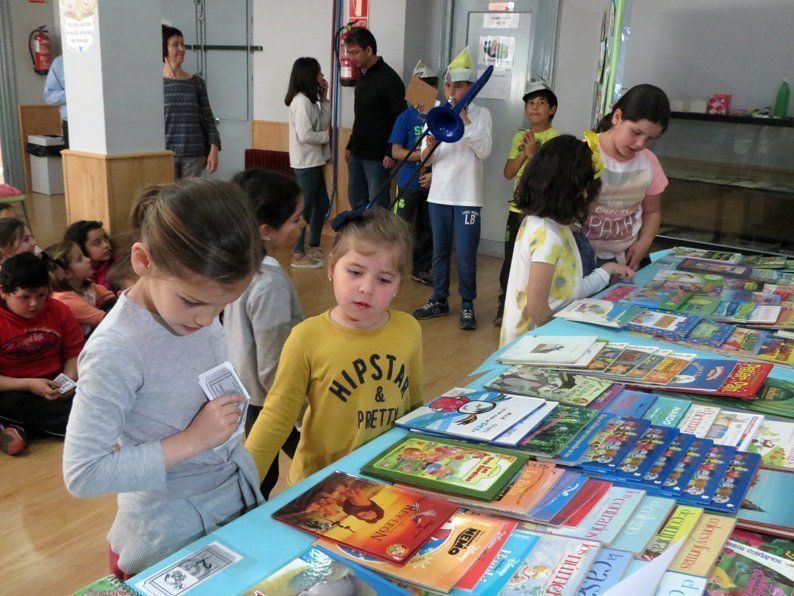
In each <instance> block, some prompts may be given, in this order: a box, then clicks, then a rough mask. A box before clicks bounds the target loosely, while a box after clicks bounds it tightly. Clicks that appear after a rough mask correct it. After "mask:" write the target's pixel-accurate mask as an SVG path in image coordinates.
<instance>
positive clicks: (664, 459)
mask: <svg viewBox="0 0 794 596" xmlns="http://www.w3.org/2000/svg"><path fill="white" fill-rule="evenodd" d="M694 441H695V435H688V434H684V433H678V435H676V437H675V438H674V439H673V440H672V441H671V443H670V445H669V446H668V447H667V449H665V450H664V451H663V452H662V455H661V456H660V457H659V459H657V460H656V461H655V462H654V463H653V464H652V465H651V467H650V468H649V469H648V471H647V472H646V473H645V476H643V477H642V481H643V482H650V483H652V484H653V485H654V486H657V487H659V486H661V485H662V484H663V483H664V481H665V480H667V477H668V476H669V475H670V474H671V473H672V471H673V470H674V469H675V467H676V466H677V465H678V463H679V462H680V461H681V460H682V459H683V458H684V457H685V456H686V452H687V450H688V449H689V447H690V446H691V445H692V443H693V442H694Z"/></svg>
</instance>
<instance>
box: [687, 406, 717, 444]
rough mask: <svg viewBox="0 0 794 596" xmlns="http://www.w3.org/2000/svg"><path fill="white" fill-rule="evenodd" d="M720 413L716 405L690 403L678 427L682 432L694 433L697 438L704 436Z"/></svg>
mask: <svg viewBox="0 0 794 596" xmlns="http://www.w3.org/2000/svg"><path fill="white" fill-rule="evenodd" d="M719 415H720V409H719V408H717V407H716V406H704V405H700V404H692V405H691V406H690V408H689V410H687V413H686V415H685V416H684V418H683V419H682V420H681V423H680V424H679V425H678V428H679V429H680V430H681V432H682V433H687V434H690V435H695V436H696V437H698V438H701V439H702V438H704V437H705V436H706V433H708V431H709V429H710V428H711V425H712V424H714V421H715V420H716V419H717V416H719Z"/></svg>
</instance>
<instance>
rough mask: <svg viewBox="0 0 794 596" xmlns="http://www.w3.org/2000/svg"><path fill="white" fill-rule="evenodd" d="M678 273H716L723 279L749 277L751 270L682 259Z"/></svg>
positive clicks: (748, 267)
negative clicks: (722, 276)
mask: <svg viewBox="0 0 794 596" xmlns="http://www.w3.org/2000/svg"><path fill="white" fill-rule="evenodd" d="M677 269H678V270H679V271H694V272H695V273H716V274H717V275H724V276H725V277H741V278H744V277H749V276H750V273H751V272H752V270H753V268H752V266H750V265H738V264H729V263H715V262H714V261H708V260H705V259H684V260H683V261H681V262H680V263H679V264H678V267H677Z"/></svg>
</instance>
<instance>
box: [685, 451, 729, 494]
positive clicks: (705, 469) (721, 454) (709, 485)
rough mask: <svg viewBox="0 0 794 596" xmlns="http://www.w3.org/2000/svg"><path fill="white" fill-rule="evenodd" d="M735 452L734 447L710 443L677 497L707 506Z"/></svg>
mask: <svg viewBox="0 0 794 596" xmlns="http://www.w3.org/2000/svg"><path fill="white" fill-rule="evenodd" d="M735 453H736V447H726V446H724V445H712V446H711V448H710V449H709V452H708V453H707V454H706V457H705V458H703V460H702V461H701V462H700V464H698V466H697V469H696V470H695V473H694V474H693V475H692V477H691V478H690V479H689V482H688V483H687V484H686V486H684V488H683V489H682V490H681V494H680V496H679V499H681V500H683V501H685V502H688V503H692V504H696V505H699V506H701V507H706V506H708V505H709V504H710V503H711V499H712V497H713V496H714V494H715V493H716V491H717V487H718V486H719V483H720V481H721V480H722V478H723V476H724V475H725V472H727V471H728V466H729V465H730V463H731V460H732V459H733V456H734V455H735Z"/></svg>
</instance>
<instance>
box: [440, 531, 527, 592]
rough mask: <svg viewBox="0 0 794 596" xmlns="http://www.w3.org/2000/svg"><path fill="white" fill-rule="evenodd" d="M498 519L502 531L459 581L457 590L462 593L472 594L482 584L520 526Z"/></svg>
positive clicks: (456, 586) (456, 585)
mask: <svg viewBox="0 0 794 596" xmlns="http://www.w3.org/2000/svg"><path fill="white" fill-rule="evenodd" d="M496 519H498V520H501V521H502V522H503V523H502V529H501V530H500V531H499V533H498V534H497V536H496V538H494V539H493V540H491V543H490V544H489V545H488V546H487V547H486V548H485V551H484V552H483V553H482V554H481V555H480V556H479V557H478V558H477V560H476V561H475V562H474V565H472V566H471V567H469V570H468V571H467V572H466V573H464V574H463V577H461V578H460V580H458V582H457V583H456V584H455V589H456V590H458V591H461V592H466V591H469V592H470V591H471V590H473V589H474V588H475V587H476V586H477V585H478V584H479V583H480V580H482V578H483V577H484V576H485V573H486V572H487V571H488V569H490V568H491V565H492V563H493V562H494V560H495V559H496V557H497V556H498V555H499V552H500V551H501V550H502V548H503V547H504V545H505V543H506V542H507V539H508V538H510V535H511V534H512V533H513V532H514V531H515V530H516V527H517V526H518V523H517V522H506V521H505V520H504V519H502V518H496Z"/></svg>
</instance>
